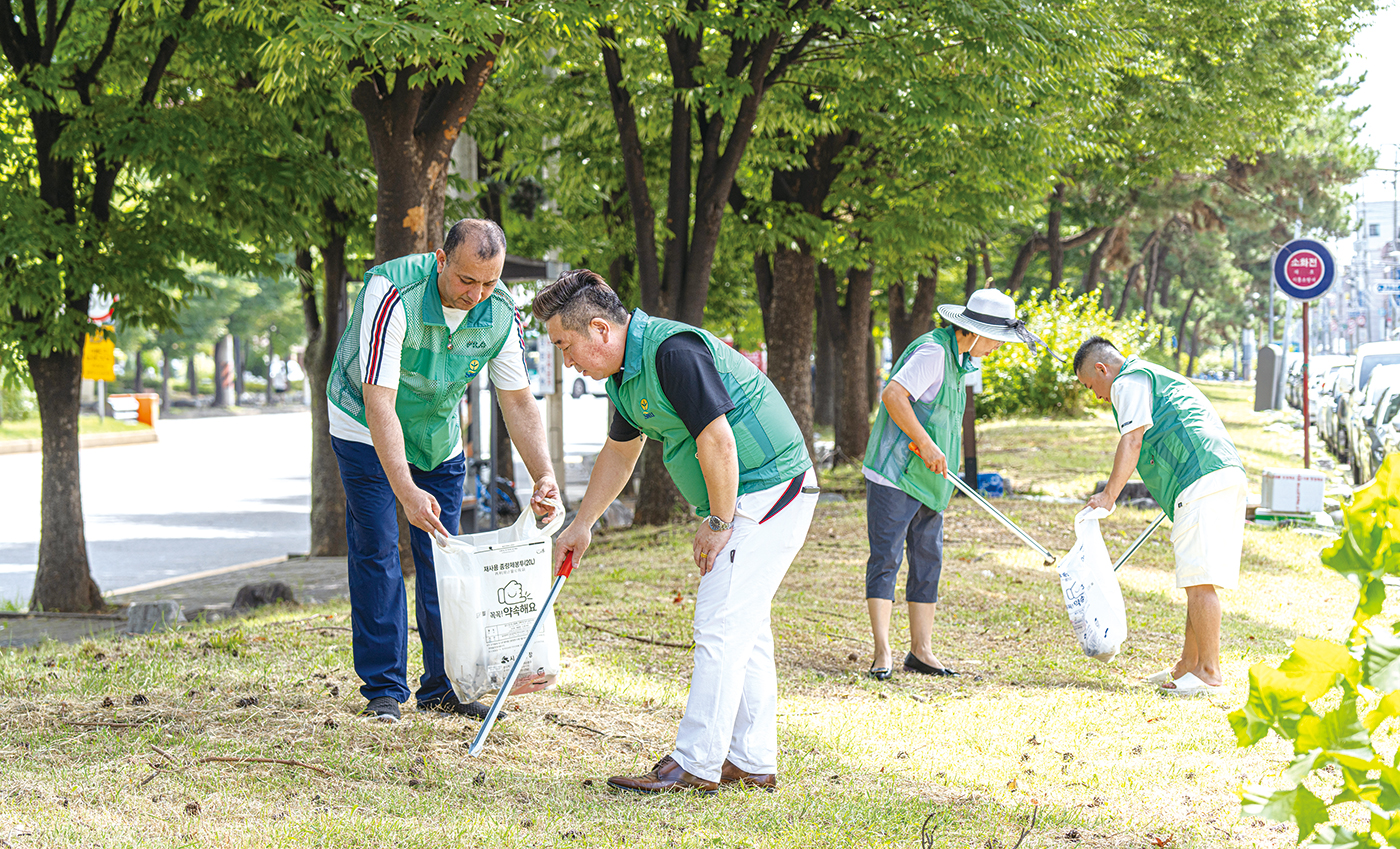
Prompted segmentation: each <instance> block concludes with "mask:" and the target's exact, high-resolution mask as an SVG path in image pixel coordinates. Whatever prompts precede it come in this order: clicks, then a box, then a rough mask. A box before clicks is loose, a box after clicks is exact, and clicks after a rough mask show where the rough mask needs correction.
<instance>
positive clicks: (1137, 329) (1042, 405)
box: [977, 292, 1161, 418]
mask: <svg viewBox="0 0 1400 849" xmlns="http://www.w3.org/2000/svg"><path fill="white" fill-rule="evenodd" d="M1018 312H1019V314H1020V316H1021V317H1022V318H1023V319H1024V320H1025V322H1026V327H1027V328H1029V329H1030V331H1031V332H1032V333H1034V334H1035V335H1037V336H1039V337H1040V338H1041V339H1043V340H1045V343H1046V345H1048V346H1049V347H1050V348H1051V349H1053V350H1054V351H1055V352H1058V353H1059V354H1060V355H1061V356H1062V357H1064V358H1065V359H1064V361H1063V362H1061V361H1060V360H1057V359H1056V358H1055V356H1054V354H1052V353H1051V352H1050V350H1047V348H1046V346H1045V345H1041V346H1038V350H1036V351H1034V352H1032V351H1031V349H1030V347H1029V346H1027V345H1002V346H1001V348H1000V349H998V350H997V352H996V353H994V354H992V355H991V356H989V357H986V358H985V359H984V360H983V361H982V394H981V395H979V396H978V397H977V413H978V415H986V416H989V417H993V418H995V417H1004V416H1012V415H1016V414H1026V413H1029V414H1034V415H1045V416H1057V417H1061V416H1076V415H1079V414H1080V413H1081V412H1082V411H1083V409H1084V404H1085V403H1086V402H1087V401H1088V400H1089V399H1090V398H1091V397H1092V396H1091V395H1090V394H1089V390H1087V389H1085V388H1084V387H1083V386H1081V385H1080V384H1079V381H1078V380H1076V379H1075V377H1074V375H1073V374H1072V373H1071V371H1070V362H1071V361H1072V360H1073V358H1074V352H1075V351H1076V350H1077V349H1078V348H1079V345H1080V343H1082V342H1083V341H1084V340H1085V339H1088V338H1089V337H1090V336H1094V335H1099V336H1104V337H1106V338H1108V339H1109V340H1110V341H1111V342H1113V344H1114V345H1117V346H1118V348H1119V350H1121V351H1122V352H1123V353H1124V354H1125V355H1131V354H1145V353H1146V352H1147V351H1148V350H1149V349H1150V348H1151V347H1152V346H1153V345H1154V344H1155V341H1156V340H1157V339H1158V338H1160V336H1161V327H1160V325H1158V324H1156V323H1155V322H1149V321H1147V320H1146V319H1145V318H1144V317H1143V315H1142V314H1141V313H1138V314H1137V315H1136V316H1134V317H1133V318H1132V319H1123V320H1120V321H1116V322H1115V321H1114V320H1113V313H1111V312H1109V311H1108V310H1106V309H1104V308H1103V307H1102V306H1100V305H1099V300H1098V295H1097V294H1094V293H1090V294H1087V295H1081V296H1079V297H1077V298H1076V297H1071V296H1070V295H1068V294H1065V293H1064V292H1056V293H1054V294H1052V295H1051V296H1050V297H1049V298H1048V299H1046V300H1037V301H1029V302H1027V303H1024V304H1021V305H1020V306H1019V307H1018Z"/></svg>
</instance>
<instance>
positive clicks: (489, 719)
mask: <svg viewBox="0 0 1400 849" xmlns="http://www.w3.org/2000/svg"><path fill="white" fill-rule="evenodd" d="M573 571H574V553H573V552H572V551H571V552H569V553H568V554H565V555H564V562H563V563H562V564H561V565H560V566H559V576H558V577H556V578H555V579H554V586H552V587H550V588H549V595H548V596H546V597H545V600H544V604H543V605H541V607H540V613H539V615H538V616H536V617H535V623H534V624H533V625H531V626H530V632H529V633H528V634H526V635H525V642H523V643H521V644H520V649H519V651H517V652H516V653H515V662H514V663H512V664H511V665H510V672H508V673H507V674H506V677H505V680H504V681H503V682H502V683H501V689H500V690H499V691H497V693H496V698H495V700H494V701H492V702H491V710H490V711H488V712H487V714H486V719H484V720H482V722H481V728H479V729H477V732H476V739H475V740H472V744H471V748H469V749H467V754H469V755H471V756H472V757H476V756H477V755H479V754H481V750H482V749H484V748H486V737H487V735H489V734H490V733H491V726H493V725H495V724H496V717H498V716H500V715H501V708H502V707H504V706H505V703H506V694H507V693H509V692H510V690H511V688H512V687H513V686H515V678H516V676H517V675H519V674H520V664H521V663H522V662H524V660H525V652H526V651H527V650H529V648H530V641H531V640H533V639H534V638H535V632H536V631H538V630H539V629H540V623H541V622H544V617H545V616H546V615H548V613H549V611H550V609H551V608H553V607H554V600H555V599H556V598H558V597H559V590H561V589H563V588H564V581H565V579H567V578H568V577H569V575H570V574H572V573H573Z"/></svg>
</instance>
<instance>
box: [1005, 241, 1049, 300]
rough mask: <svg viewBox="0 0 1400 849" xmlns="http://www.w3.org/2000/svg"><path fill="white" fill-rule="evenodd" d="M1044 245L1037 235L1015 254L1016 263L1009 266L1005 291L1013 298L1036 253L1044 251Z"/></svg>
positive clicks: (1023, 244)
mask: <svg viewBox="0 0 1400 849" xmlns="http://www.w3.org/2000/svg"><path fill="white" fill-rule="evenodd" d="M1044 244H1045V240H1044V239H1043V238H1042V237H1041V236H1040V234H1039V233H1037V234H1035V235H1034V236H1031V237H1030V238H1029V239H1027V240H1026V241H1025V242H1024V243H1022V245H1021V249H1020V250H1019V251H1017V252H1016V261H1015V262H1014V263H1012V264H1011V276H1010V277H1008V278H1007V280H1006V289H1007V291H1008V292H1009V293H1010V294H1011V295H1012V296H1013V297H1015V295H1016V293H1017V291H1018V290H1020V288H1021V281H1022V280H1024V279H1025V277H1026V270H1027V269H1029V268H1030V267H1031V260H1033V259H1035V254H1036V252H1037V251H1041V250H1044V249H1045V248H1044Z"/></svg>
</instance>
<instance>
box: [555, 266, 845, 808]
mask: <svg viewBox="0 0 1400 849" xmlns="http://www.w3.org/2000/svg"><path fill="white" fill-rule="evenodd" d="M533 309H534V313H535V317H536V318H538V319H540V320H541V321H543V322H544V323H545V328H546V329H547V330H548V332H549V338H550V339H551V340H553V342H554V344H555V345H557V346H558V347H559V350H560V351H561V352H562V353H563V355H564V362H565V364H566V365H569V366H571V367H573V368H575V369H578V370H579V371H581V372H583V373H584V374H586V375H588V376H589V377H592V378H594V379H597V380H603V381H606V386H607V392H608V397H609V398H611V399H612V402H613V405H614V406H615V407H616V409H617V414H616V415H615V416H614V418H613V420H612V426H611V427H610V429H609V431H608V440H607V442H606V443H605V444H604V446H603V449H602V451H600V452H599V453H598V459H597V461H596V462H595V463H594V465H593V473H592V475H591V476H590V478H589V481H588V491H587V492H586V493H585V494H584V496H583V501H582V503H580V505H579V508H578V517H577V518H576V519H574V521H573V523H572V524H570V525H569V527H567V528H565V529H564V531H563V532H562V533H560V534H559V539H558V541H557V545H556V547H555V563H556V566H557V565H558V564H559V563H561V562H562V561H563V559H564V557H565V556H566V555H570V554H571V555H572V556H573V558H574V563H575V564H577V563H578V561H579V559H580V558H582V557H583V554H584V552H585V551H587V550H588V545H589V542H590V541H591V535H590V533H589V528H591V527H592V525H593V523H594V522H595V521H597V519H598V517H599V516H600V515H602V513H603V510H604V509H606V508H607V506H608V505H609V504H611V503H612V501H613V499H614V498H616V497H617V496H618V493H620V492H621V491H622V487H623V486H624V485H625V484H626V483H627V481H628V479H630V478H631V476H632V469H633V467H634V466H636V463H637V457H638V456H639V455H640V454H641V451H642V439H641V437H642V436H643V435H645V436H648V437H650V438H652V439H657V440H660V441H661V446H662V448H661V450H662V456H663V458H664V462H665V464H666V470H667V471H668V472H669V473H670V475H671V478H672V480H674V481H675V482H676V487H677V488H678V489H679V490H680V493H681V495H682V496H683V497H684V498H685V499H686V501H689V502H690V503H691V504H692V505H694V507H695V508H696V510H697V511H698V513H699V515H701V516H703V517H705V518H704V520H703V521H702V522H701V523H700V528H699V530H698V531H696V534H695V541H694V544H693V545H692V554H693V556H694V558H695V565H696V566H697V567H699V570H700V575H701V578H700V587H699V589H698V590H697V591H696V594H695V632H694V633H695V670H694V673H693V674H692V676H691V679H690V696H689V699H688V700H687V702H686V708H685V716H684V717H682V718H681V724H680V730H679V731H678V732H677V733H676V747H675V750H674V751H673V752H672V753H671V754H670V755H667V756H666V757H664V758H662V759H661V761H660V762H659V763H657V764H656V766H655V767H653V768H652V770H651V771H650V772H648V773H645V774H643V775H640V776H615V777H613V778H611V779H609V780H608V784H609V785H611V786H612V787H614V788H617V789H619V790H627V791H632V792H637V793H674V792H699V793H706V794H708V793H713V792H715V790H716V789H717V788H718V787H719V785H721V784H742V785H744V786H748V787H758V788H763V789H767V790H772V789H775V788H776V787H777V772H778V726H777V702H778V681H777V671H776V669H775V667H774V665H773V632H772V630H771V628H770V624H769V622H770V615H771V610H772V603H773V596H774V594H775V593H776V592H777V590H778V584H779V583H781V582H782V579H783V575H785V574H786V573H787V569H788V566H789V565H791V563H792V560H793V558H794V557H795V556H796V555H797V551H798V549H800V548H801V547H802V543H803V541H804V540H805V539H806V536H807V528H808V526H809V525H810V524H811V521H812V513H813V511H814V510H815V509H816V503H817V487H816V476H815V474H813V472H812V462H811V460H810V459H809V458H808V456H807V448H806V445H805V444H804V443H803V440H802V431H801V430H799V429H798V427H797V422H796V421H795V420H794V419H793V417H792V413H791V412H789V411H788V408H787V404H785V403H784V402H783V399H782V396H780V395H779V394H778V390H777V389H776V388H775V387H774V386H773V384H772V383H771V382H770V381H769V380H768V378H767V376H765V375H764V374H763V373H762V372H760V371H759V370H758V368H757V367H755V366H754V365H753V363H751V362H749V361H748V360H747V359H745V358H744V357H743V356H742V355H741V354H740V353H739V352H738V351H736V350H734V349H733V348H731V347H729V346H728V345H726V344H724V343H723V342H721V341H720V340H719V339H717V338H715V337H714V336H713V335H712V334H710V333H708V332H706V331H704V330H701V329H700V328H697V327H692V326H690V325H688V324H682V323H680V322H678V321H667V320H666V319H662V318H655V317H653V316H649V315H647V314H646V313H644V312H642V311H641V310H633V311H632V312H631V313H630V314H629V313H628V312H627V310H625V309H624V308H623V306H622V302H621V301H620V300H618V297H617V295H616V294H615V293H614V292H613V290H612V289H611V288H609V287H608V285H607V284H606V283H604V282H603V278H602V277H600V276H598V275H597V274H595V273H594V272H592V271H588V270H585V269H580V270H577V271H570V272H567V273H565V274H564V275H563V276H561V277H560V278H559V279H558V280H557V281H555V282H554V283H553V284H551V285H550V286H549V287H548V288H546V289H545V290H544V291H542V292H540V294H539V296H538V297H537V298H535V304H534V308H533Z"/></svg>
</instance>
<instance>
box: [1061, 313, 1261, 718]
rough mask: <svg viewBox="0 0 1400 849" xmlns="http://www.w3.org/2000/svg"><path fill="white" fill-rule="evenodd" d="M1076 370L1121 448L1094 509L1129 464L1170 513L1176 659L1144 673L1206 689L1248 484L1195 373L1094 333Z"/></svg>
mask: <svg viewBox="0 0 1400 849" xmlns="http://www.w3.org/2000/svg"><path fill="white" fill-rule="evenodd" d="M1074 373H1075V375H1076V376H1077V377H1078V378H1079V382H1080V383H1082V384H1084V385H1085V386H1087V387H1089V389H1090V390H1091V391H1092V392H1093V393H1094V395H1095V396H1096V397H1097V398H1098V399H1099V400H1100V401H1108V402H1109V403H1111V404H1113V417H1114V420H1115V421H1116V422H1117V424H1118V433H1119V438H1118V450H1117V452H1116V453H1115V454H1114V457H1113V472H1112V473H1111V474H1110V475H1109V476H1108V484H1107V486H1105V487H1104V490H1103V491H1102V492H1099V493H1096V494H1095V495H1094V496H1093V497H1091V498H1090V499H1089V506H1090V507H1099V508H1102V509H1104V510H1112V509H1113V507H1114V504H1115V503H1116V502H1117V500H1118V494H1119V493H1120V492H1122V491H1123V485H1124V484H1126V483H1127V482H1128V479H1129V478H1130V477H1132V474H1133V471H1134V469H1136V471H1137V473H1138V476H1139V477H1141V478H1142V482H1143V483H1144V484H1146V486H1147V491H1148V492H1150V493H1152V497H1153V498H1155V499H1157V503H1158V504H1159V505H1161V507H1162V509H1163V510H1164V511H1165V512H1166V514H1167V518H1168V519H1170V520H1171V521H1172V552H1173V554H1174V555H1175V559H1176V586H1177V588H1178V589H1184V590H1185V591H1186V636H1185V639H1184V640H1183V643H1182V648H1181V659H1180V660H1178V661H1177V663H1176V665H1175V666H1173V667H1171V668H1170V669H1164V670H1162V671H1161V672H1158V673H1156V674H1155V675H1152V676H1150V677H1149V678H1148V681H1149V682H1150V683H1153V684H1156V685H1158V686H1160V687H1161V688H1162V691H1163V692H1165V693H1169V694H1172V695H1178V696H1196V695H1202V694H1207V693H1212V692H1215V691H1217V690H1219V689H1220V686H1221V684H1222V683H1223V678H1222V677H1221V670H1220V598H1219V596H1218V595H1217V594H1216V587H1224V588H1227V589H1234V588H1235V587H1236V586H1237V585H1238V584H1239V577H1240V551H1241V549H1242V548H1243V546H1244V506H1245V500H1246V498H1247V497H1248V482H1247V480H1246V478H1245V474H1244V465H1243V464H1242V463H1241V462H1240V456H1239V454H1238V452H1236V451H1235V444H1234V443H1233V442H1232V441H1231V440H1230V435H1229V434H1228V433H1226V432H1225V425H1224V423H1223V422H1221V421H1220V416H1219V415H1217V414H1216V412H1215V408H1213V407H1212V406H1211V405H1210V402H1209V401H1207V400H1206V397H1205V396H1204V395H1202V394H1201V390H1199V389H1197V388H1196V386H1195V385H1194V384H1193V383H1191V381H1189V380H1187V379H1186V378H1184V377H1182V376H1181V375H1179V374H1177V373H1176V372H1174V371H1171V370H1169V369H1165V368H1162V367H1161V366H1158V365H1155V364H1153V363H1149V362H1146V361H1145V360H1142V359H1139V358H1138V357H1128V358H1126V359H1125V358H1124V357H1123V355H1122V354H1121V353H1119V351H1118V349H1117V348H1115V347H1114V346H1113V343H1112V342H1109V341H1108V340H1107V339H1104V338H1103V337H1102V336H1094V337H1091V338H1090V339H1088V340H1087V341H1085V342H1084V344H1082V345H1080V346H1079V351H1078V352H1077V353H1075V355H1074Z"/></svg>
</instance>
